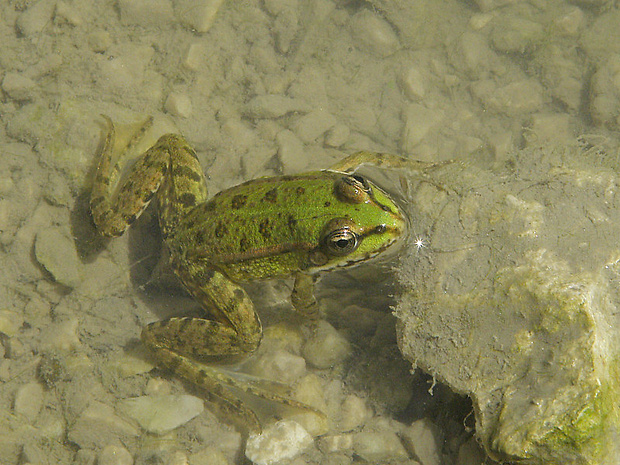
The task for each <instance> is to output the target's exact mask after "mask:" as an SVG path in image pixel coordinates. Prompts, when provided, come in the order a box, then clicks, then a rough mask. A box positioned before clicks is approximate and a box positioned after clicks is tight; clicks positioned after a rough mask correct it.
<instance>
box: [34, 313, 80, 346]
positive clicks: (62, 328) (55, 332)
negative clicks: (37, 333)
mask: <svg viewBox="0 0 620 465" xmlns="http://www.w3.org/2000/svg"><path fill="white" fill-rule="evenodd" d="M78 325H79V321H78V319H77V318H76V317H75V316H71V317H67V318H66V319H62V320H61V321H58V322H57V323H54V324H52V325H49V326H46V327H45V328H43V329H42V331H41V342H40V346H41V348H44V349H46V350H60V351H70V350H75V349H77V348H78V347H80V345H81V342H80V338H79V337H78Z"/></svg>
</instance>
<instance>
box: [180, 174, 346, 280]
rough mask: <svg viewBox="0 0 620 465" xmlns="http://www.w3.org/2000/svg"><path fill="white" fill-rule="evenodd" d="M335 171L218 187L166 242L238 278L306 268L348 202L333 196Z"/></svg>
mask: <svg viewBox="0 0 620 465" xmlns="http://www.w3.org/2000/svg"><path fill="white" fill-rule="evenodd" d="M339 177H340V175H339V174H337V173H329V172H320V171H319V172H311V173H305V174H301V175H297V176H277V177H273V178H262V179H255V180H252V181H248V182H246V183H243V184H241V185H239V186H235V187H233V188H231V189H228V190H225V191H222V192H220V193H218V194H217V195H216V196H215V197H213V198H212V199H211V200H209V201H208V202H206V203H204V204H202V205H199V206H197V207H196V208H194V209H193V210H192V211H191V212H190V213H189V214H188V215H187V216H186V217H185V218H183V219H182V220H181V223H180V224H179V227H178V228H177V231H176V232H175V234H174V237H173V238H171V241H169V245H171V248H173V249H174V247H175V245H177V246H178V250H181V249H185V254H186V256H187V257H186V258H187V259H189V260H192V258H198V259H200V260H204V261H205V263H209V264H210V265H211V266H214V267H217V268H218V269H220V270H221V271H224V272H225V273H226V274H228V275H229V276H230V277H231V278H233V279H236V280H240V281H243V280H250V279H260V278H267V277H275V276H281V275H287V274H290V273H291V271H292V270H297V269H302V268H304V266H305V264H304V262H305V260H306V259H307V253H308V251H309V250H312V249H314V248H316V247H317V246H318V244H319V241H320V236H321V233H322V230H323V227H324V225H325V223H326V222H327V221H328V220H329V218H331V217H333V216H335V215H336V216H337V215H344V214H345V211H346V209H348V208H350V205H348V204H345V203H344V202H340V201H337V200H336V201H335V199H334V196H333V186H334V183H335V181H336V180H337V179H338V178H339ZM338 204H341V205H338ZM322 217H324V218H325V219H324V220H322Z"/></svg>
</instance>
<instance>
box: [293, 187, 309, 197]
mask: <svg viewBox="0 0 620 465" xmlns="http://www.w3.org/2000/svg"><path fill="white" fill-rule="evenodd" d="M295 193H296V194H297V195H302V194H305V193H306V188H305V187H301V186H299V187H298V188H297V189H295Z"/></svg>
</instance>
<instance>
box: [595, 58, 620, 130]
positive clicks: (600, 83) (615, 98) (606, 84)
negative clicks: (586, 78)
mask: <svg viewBox="0 0 620 465" xmlns="http://www.w3.org/2000/svg"><path fill="white" fill-rule="evenodd" d="M590 87H591V90H590V93H591V96H590V115H591V116H592V119H593V120H594V122H595V123H596V124H599V125H604V126H609V127H612V128H617V127H618V126H620V120H619V118H620V53H619V54H615V55H611V57H610V58H609V60H607V62H605V63H604V64H603V65H601V66H599V67H598V69H597V70H596V72H595V73H594V75H593V76H592V82H591V84H590Z"/></svg>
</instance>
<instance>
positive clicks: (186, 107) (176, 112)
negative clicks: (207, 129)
mask: <svg viewBox="0 0 620 465" xmlns="http://www.w3.org/2000/svg"><path fill="white" fill-rule="evenodd" d="M164 109H165V110H166V111H167V112H168V113H170V114H171V115H173V116H180V117H181V118H189V117H190V116H191V115H192V101H191V100H190V98H189V97H188V96H187V94H182V93H179V92H171V93H170V94H169V95H168V98H167V99H166V103H165V104H164Z"/></svg>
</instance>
